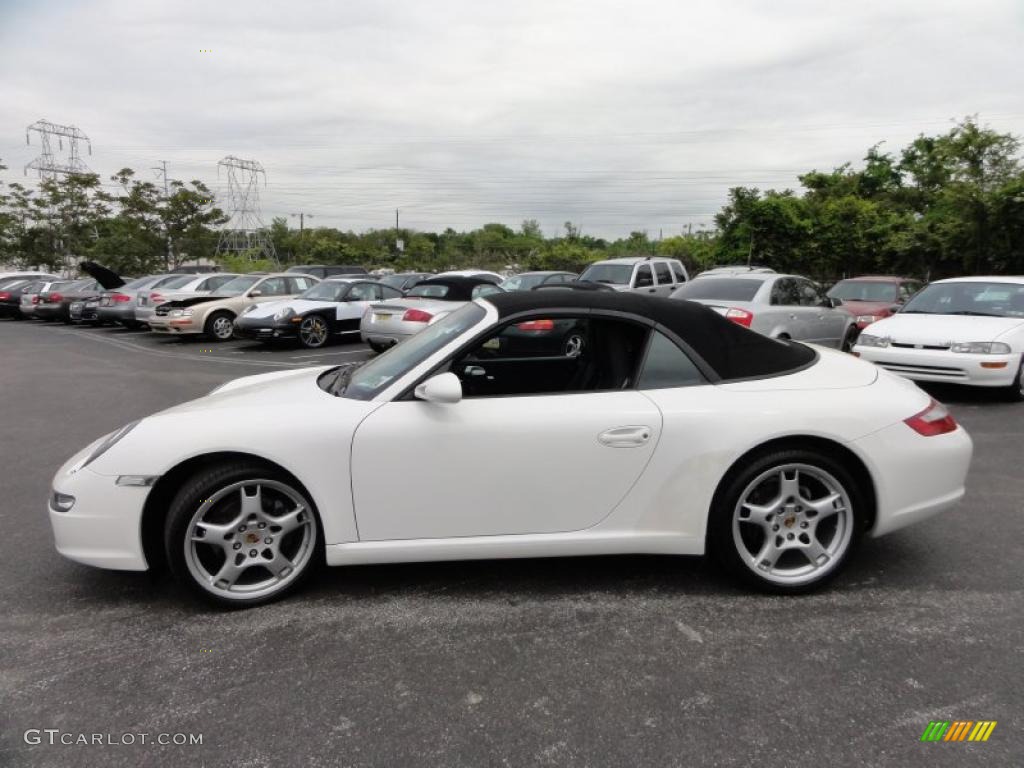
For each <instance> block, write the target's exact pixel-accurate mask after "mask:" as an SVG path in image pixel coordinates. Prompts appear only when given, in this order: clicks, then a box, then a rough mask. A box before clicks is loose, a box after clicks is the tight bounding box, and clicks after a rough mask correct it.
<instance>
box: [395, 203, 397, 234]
mask: <svg viewBox="0 0 1024 768" xmlns="http://www.w3.org/2000/svg"><path fill="white" fill-rule="evenodd" d="M395 237H398V209H397V208H395Z"/></svg>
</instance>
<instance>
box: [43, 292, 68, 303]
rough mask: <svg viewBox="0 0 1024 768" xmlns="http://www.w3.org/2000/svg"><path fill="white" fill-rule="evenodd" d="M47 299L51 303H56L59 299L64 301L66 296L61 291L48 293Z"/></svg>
mask: <svg viewBox="0 0 1024 768" xmlns="http://www.w3.org/2000/svg"><path fill="white" fill-rule="evenodd" d="M46 300H47V301H48V302H50V303H51V304H56V303H57V302H58V301H64V297H63V296H62V295H61V294H59V293H49V294H47V295H46Z"/></svg>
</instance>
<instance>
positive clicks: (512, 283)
mask: <svg viewBox="0 0 1024 768" xmlns="http://www.w3.org/2000/svg"><path fill="white" fill-rule="evenodd" d="M545 277H547V275H516V276H515V277H510V278H509V279H508V280H506V281H505V282H503V283H502V284H501V287H502V288H504V289H505V290H506V291H529V290H531V289H533V288H534V286H538V285H540V284H541V283H543V282H544V278H545Z"/></svg>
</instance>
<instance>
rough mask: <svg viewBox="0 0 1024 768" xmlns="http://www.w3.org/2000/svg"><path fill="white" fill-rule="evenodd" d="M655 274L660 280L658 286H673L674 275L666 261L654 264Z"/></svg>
mask: <svg viewBox="0 0 1024 768" xmlns="http://www.w3.org/2000/svg"><path fill="white" fill-rule="evenodd" d="M654 274H655V276H656V277H657V278H658V285H672V273H671V272H670V271H669V269H668V264H666V263H665V262H664V261H656V262H654Z"/></svg>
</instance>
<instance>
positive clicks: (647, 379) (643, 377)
mask: <svg viewBox="0 0 1024 768" xmlns="http://www.w3.org/2000/svg"><path fill="white" fill-rule="evenodd" d="M704 383H705V379H704V376H703V375H701V372H700V371H699V370H697V366H695V365H694V364H693V361H692V360H690V357H689V355H687V354H686V353H685V352H683V350H681V349H680V348H679V347H678V346H676V343H675V342H674V341H672V340H671V339H670V338H669V337H668V336H666V335H665V334H663V333H661V332H660V331H652V332H651V340H650V343H649V344H648V345H647V357H646V358H645V359H644V367H643V368H642V369H641V371H640V377H639V379H638V381H637V388H639V389H668V388H669V387H690V386H693V385H694V384H704Z"/></svg>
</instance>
